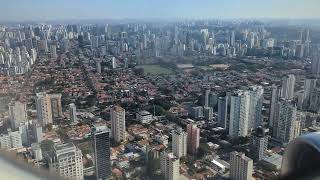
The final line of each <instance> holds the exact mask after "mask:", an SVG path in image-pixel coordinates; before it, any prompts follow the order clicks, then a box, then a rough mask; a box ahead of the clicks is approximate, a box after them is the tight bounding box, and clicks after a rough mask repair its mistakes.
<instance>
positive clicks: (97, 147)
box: [92, 126, 111, 180]
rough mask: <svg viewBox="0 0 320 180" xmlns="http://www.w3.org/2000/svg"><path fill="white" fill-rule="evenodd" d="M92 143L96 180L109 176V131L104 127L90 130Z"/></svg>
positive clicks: (103, 179) (104, 179)
mask: <svg viewBox="0 0 320 180" xmlns="http://www.w3.org/2000/svg"><path fill="white" fill-rule="evenodd" d="M92 143H93V150H94V158H95V160H94V162H95V168H96V176H97V180H106V179H108V178H110V176H111V161H110V131H109V130H108V129H107V127H106V126H103V127H96V128H92Z"/></svg>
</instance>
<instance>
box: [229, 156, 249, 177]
mask: <svg viewBox="0 0 320 180" xmlns="http://www.w3.org/2000/svg"><path fill="white" fill-rule="evenodd" d="M229 163H230V179H232V180H251V179H252V172H253V161H252V159H250V158H248V157H247V156H245V154H244V153H239V152H236V151H234V152H231V153H230V162H229Z"/></svg>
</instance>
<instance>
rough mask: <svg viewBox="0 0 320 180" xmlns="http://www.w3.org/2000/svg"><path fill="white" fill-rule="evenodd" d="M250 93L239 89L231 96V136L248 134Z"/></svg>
mask: <svg viewBox="0 0 320 180" xmlns="http://www.w3.org/2000/svg"><path fill="white" fill-rule="evenodd" d="M249 108H250V94H249V92H247V91H239V92H238V94H236V95H233V96H231V102H230V124H229V135H230V136H231V137H238V136H243V137H245V136H247V135H248V132H249V121H250V119H249V110H250V109H249Z"/></svg>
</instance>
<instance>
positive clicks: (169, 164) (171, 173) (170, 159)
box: [161, 152, 180, 180]
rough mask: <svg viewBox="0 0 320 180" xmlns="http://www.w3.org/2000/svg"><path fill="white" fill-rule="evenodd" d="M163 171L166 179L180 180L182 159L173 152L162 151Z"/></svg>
mask: <svg viewBox="0 0 320 180" xmlns="http://www.w3.org/2000/svg"><path fill="white" fill-rule="evenodd" d="M161 173H162V175H163V177H164V179H165V180H178V179H179V176H180V161H179V158H178V157H176V156H175V155H174V154H173V153H166V152H162V154H161Z"/></svg>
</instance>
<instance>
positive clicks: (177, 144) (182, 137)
mask: <svg viewBox="0 0 320 180" xmlns="http://www.w3.org/2000/svg"><path fill="white" fill-rule="evenodd" d="M172 151H173V154H174V155H175V156H177V157H178V158H180V157H182V156H186V155H187V133H186V132H184V131H183V130H182V128H181V127H179V128H177V129H176V130H173V131H172Z"/></svg>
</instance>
